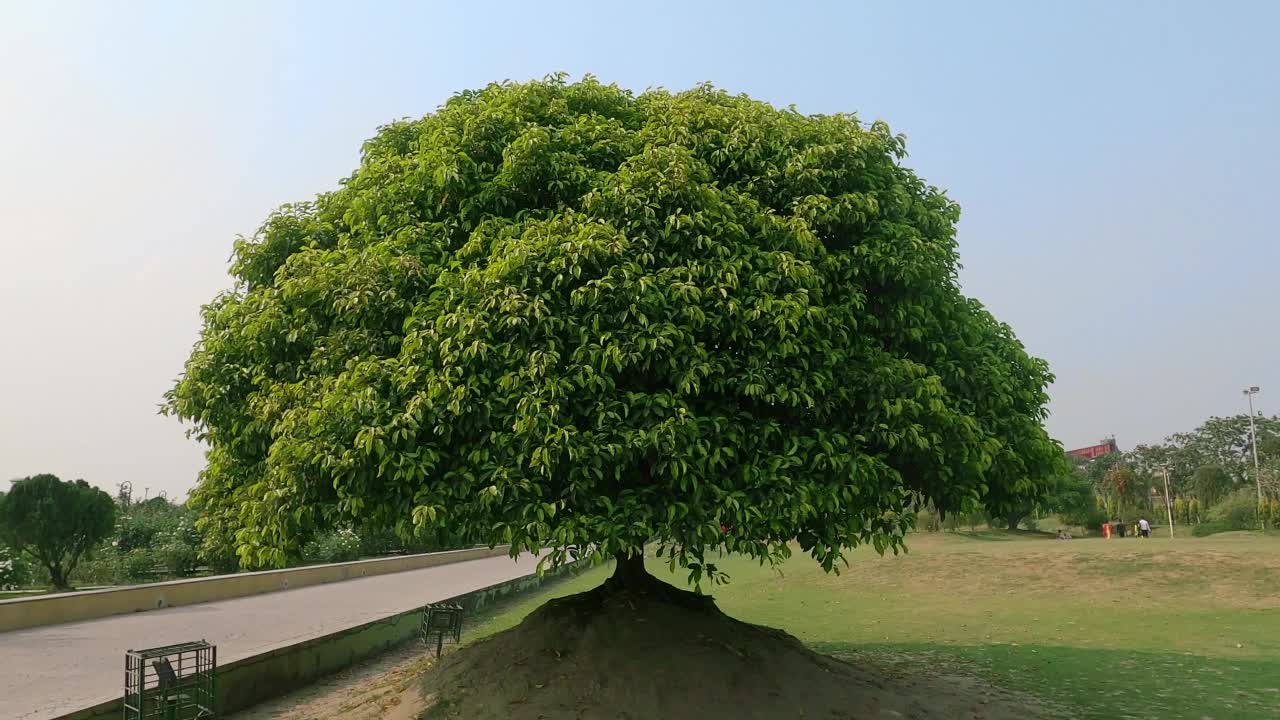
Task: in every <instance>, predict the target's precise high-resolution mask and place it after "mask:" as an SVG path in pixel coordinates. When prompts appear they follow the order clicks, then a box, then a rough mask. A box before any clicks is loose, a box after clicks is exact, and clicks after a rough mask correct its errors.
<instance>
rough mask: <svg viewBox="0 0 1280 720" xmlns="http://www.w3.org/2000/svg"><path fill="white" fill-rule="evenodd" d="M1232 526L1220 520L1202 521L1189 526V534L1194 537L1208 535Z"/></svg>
mask: <svg viewBox="0 0 1280 720" xmlns="http://www.w3.org/2000/svg"><path fill="white" fill-rule="evenodd" d="M1232 529H1234V528H1231V527H1228V526H1227V524H1226V523H1220V522H1202V523H1200V524H1198V525H1194V526H1192V528H1191V534H1192V536H1194V537H1208V536H1210V535H1216V534H1218V533H1223V532H1227V531H1229V530H1232Z"/></svg>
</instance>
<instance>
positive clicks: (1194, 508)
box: [1187, 498, 1200, 525]
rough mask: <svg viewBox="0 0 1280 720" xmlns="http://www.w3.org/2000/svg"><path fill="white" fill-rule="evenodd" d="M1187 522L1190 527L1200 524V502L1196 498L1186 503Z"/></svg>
mask: <svg viewBox="0 0 1280 720" xmlns="http://www.w3.org/2000/svg"><path fill="white" fill-rule="evenodd" d="M1187 521H1188V522H1190V523H1191V524H1192V525H1195V524H1197V523H1199V522H1200V500H1199V499H1197V498H1191V500H1190V501H1188V502H1187Z"/></svg>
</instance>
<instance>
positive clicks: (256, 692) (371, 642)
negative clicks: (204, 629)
mask: <svg viewBox="0 0 1280 720" xmlns="http://www.w3.org/2000/svg"><path fill="white" fill-rule="evenodd" d="M587 567H590V563H589V562H586V561H582V562H579V563H575V564H572V565H566V566H563V567H560V568H557V569H555V570H552V571H549V572H547V573H545V574H543V575H541V576H538V575H526V576H525V577H520V578H514V579H512V580H507V581H505V582H501V583H497V584H496V585H490V586H488V587H485V588H481V589H479V590H473V591H471V592H469V593H464V594H462V595H458V596H456V597H452V598H449V599H448V600H445V601H443V602H447V603H456V604H460V605H462V606H463V607H464V608H466V609H467V612H468V613H471V612H474V611H476V610H478V609H480V608H482V607H484V606H486V605H490V604H492V603H493V602H495V601H498V600H500V599H502V598H505V597H507V596H510V595H515V594H520V593H524V592H528V591H530V590H534V589H537V588H540V587H542V586H543V585H544V584H545V583H546V582H547V581H549V580H551V579H553V578H559V577H565V576H569V575H576V574H577V573H579V572H581V571H582V570H584V569H586V568H587ZM421 623H422V608H417V609H414V610H410V611H408V612H403V613H400V614H398V615H392V616H391V617H386V618H382V619H381V620H374V621H372V622H368V623H365V624H363V625H357V626H355V627H352V628H348V629H346V630H339V631H338V632H335V633H330V634H328V635H324V636H321V637H318V638H312V639H310V640H304V641H302V642H300V643H297V644H295V645H290V646H288V647H283V648H276V649H275V650H270V651H268V652H265V653H262V654H260V655H253V656H251V657H247V658H241V659H239V660H236V661H234V662H230V663H227V664H225V665H220V666H219V667H218V674H217V692H218V708H217V709H218V716H219V717H222V716H225V715H227V714H230V713H234V712H238V711H240V710H244V709H245V708H248V707H252V706H253V705H257V704H258V703H261V702H265V701H267V700H271V699H273V698H277V697H280V696H281V695H285V694H288V693H290V692H292V691H294V690H297V689H298V688H301V687H305V686H307V685H310V684H312V683H314V682H316V681H317V680H319V679H320V678H322V677H324V676H326V675H331V674H333V673H336V672H338V671H339V670H344V669H346V668H348V667H351V666H352V665H355V664H356V663H359V662H360V661H362V660H366V659H368V658H371V657H373V656H375V655H378V654H379V653H382V652H385V651H386V650H389V649H391V648H393V647H395V646H397V645H400V644H402V643H404V642H408V641H410V640H413V639H416V638H417V637H418V636H419V633H420V632H421ZM465 631H466V626H465V624H464V626H463V632H464V633H465ZM193 639H194V638H193ZM424 652H426V650H425V649H424ZM123 694H124V689H123V688H121V695H123ZM122 712H123V709H122V707H121V698H114V699H112V700H108V701H105V702H102V703H99V704H97V705H94V706H92V707H88V708H84V709H82V710H77V711H75V712H71V713H67V714H65V715H60V716H58V717H56V718H54V719H53V720H118V719H119V718H120V716H121V713H122Z"/></svg>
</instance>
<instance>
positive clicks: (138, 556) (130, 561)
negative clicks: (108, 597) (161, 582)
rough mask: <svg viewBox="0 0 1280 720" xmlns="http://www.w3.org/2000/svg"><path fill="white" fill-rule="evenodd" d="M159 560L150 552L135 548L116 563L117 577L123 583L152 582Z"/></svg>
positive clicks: (122, 555) (120, 557) (121, 556)
mask: <svg viewBox="0 0 1280 720" xmlns="http://www.w3.org/2000/svg"><path fill="white" fill-rule="evenodd" d="M157 564H158V563H157V559H156V557H155V554H154V553H153V552H151V551H150V550H147V549H143V548H135V549H133V550H130V551H129V552H126V553H122V554H121V555H120V556H119V558H118V559H117V561H116V568H117V575H116V577H117V578H118V579H119V580H120V581H123V582H140V581H144V580H150V579H151V578H152V575H154V573H155V569H156V565H157Z"/></svg>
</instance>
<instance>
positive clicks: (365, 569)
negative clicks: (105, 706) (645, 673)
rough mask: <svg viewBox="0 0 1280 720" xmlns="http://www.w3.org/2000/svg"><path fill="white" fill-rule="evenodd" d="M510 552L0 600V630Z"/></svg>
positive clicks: (405, 558)
mask: <svg viewBox="0 0 1280 720" xmlns="http://www.w3.org/2000/svg"><path fill="white" fill-rule="evenodd" d="M509 551H510V548H509V547H508V546H505V545H503V546H499V547H496V548H483V547H482V548H468V549H466V550H448V551H445V552H435V553H422V554H419V555H401V556H399V557H390V558H378V559H376V560H356V561H354V562H345V563H334V564H331V565H309V566H307V567H300V568H288V569H285V570H262V571H259V572H247V573H236V574H234V575H214V576H211V577H203V578H191V579H189V580H170V581H168V582H160V583H149V584H146V585H130V586H128V587H121V588H110V589H106V590H85V591H83V592H69V593H58V594H55V595H38V596H35V597H27V598H17V599H15V600H0V632H8V631H10V630H21V629H23V628H30V627H39V626H41V625H57V624H60V623H67V622H76V621H78V620H92V619H94V618H100V617H108V616H110V615H125V614H128V613H135V612H142V611H144V610H156V609H159V608H166V607H177V606H180V605H195V604H198V603H204V602H213V601H217V600H228V599H230V598H238V597H245V596H247V595H260V594H262V593H269V592H275V591H277V590H289V589H292V588H300V587H307V586H310V585H322V584H324V583H331V582H339V581H342V580H351V579H354V578H361V577H368V576H370V575H386V574H388V573H397V572H404V571H406V570H420V569H422V568H428V567H434V566H437V565H448V564H450V563H456V562H463V561H466V560H478V559H481V558H487V557H494V556H497V555H507V554H508V553H509Z"/></svg>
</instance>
